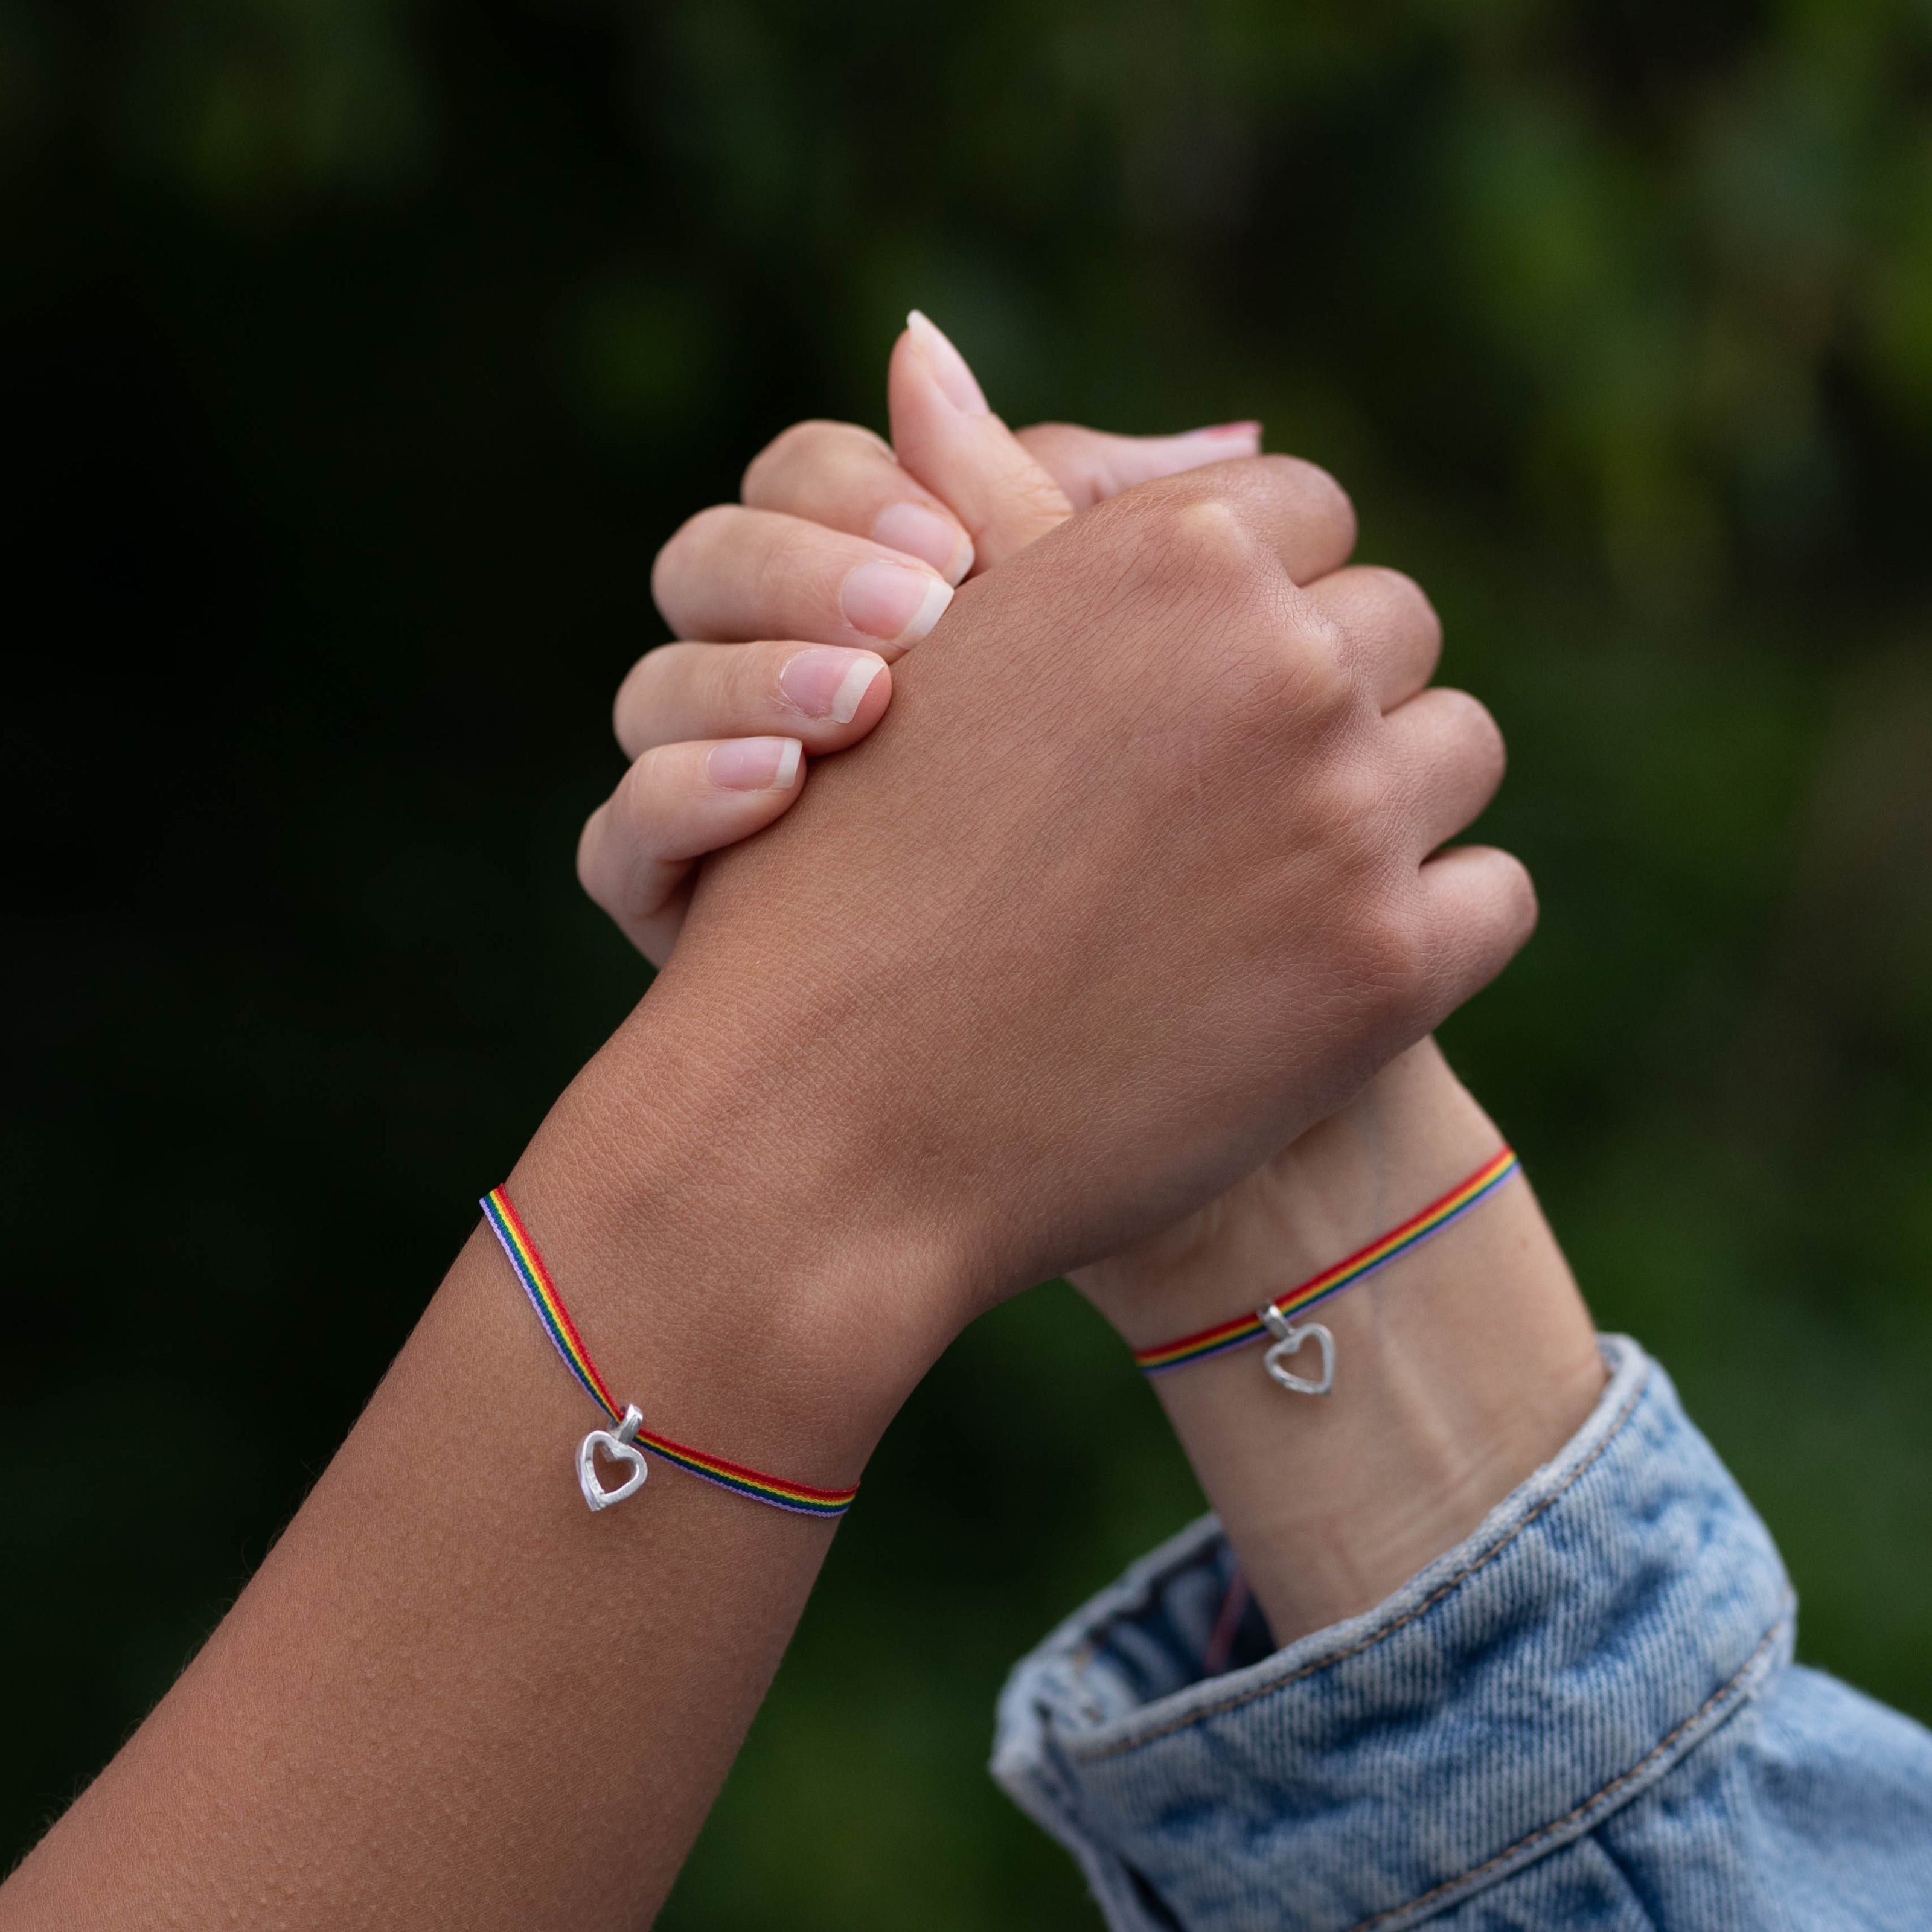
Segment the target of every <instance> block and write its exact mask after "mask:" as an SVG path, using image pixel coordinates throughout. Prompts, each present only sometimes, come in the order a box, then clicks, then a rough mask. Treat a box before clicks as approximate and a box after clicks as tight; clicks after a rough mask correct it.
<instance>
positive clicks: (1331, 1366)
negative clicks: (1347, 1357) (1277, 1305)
mask: <svg viewBox="0 0 1932 1932" xmlns="http://www.w3.org/2000/svg"><path fill="white" fill-rule="evenodd" d="M1262 1322H1264V1323H1265V1324H1266V1325H1267V1328H1268V1333H1269V1334H1271V1335H1272V1336H1274V1337H1275V1342H1274V1346H1273V1347H1272V1348H1271V1349H1269V1350H1268V1353H1267V1354H1266V1355H1264V1356H1263V1357H1262V1367H1263V1368H1265V1370H1268V1373H1269V1374H1270V1375H1271V1376H1273V1377H1274V1379H1275V1380H1276V1381H1277V1382H1279V1383H1280V1385H1282V1387H1283V1388H1285V1389H1292V1390H1293V1391H1295V1394H1297V1395H1326V1394H1328V1393H1329V1391H1331V1389H1333V1388H1334V1386H1335V1338H1334V1336H1332V1335H1331V1334H1329V1332H1328V1330H1327V1329H1326V1328H1324V1327H1323V1326H1322V1324H1321V1323H1320V1322H1303V1323H1302V1324H1301V1326H1300V1327H1299V1328H1298V1327H1297V1326H1296V1325H1295V1323H1293V1322H1291V1321H1289V1319H1288V1318H1287V1316H1285V1315H1283V1314H1282V1313H1280V1311H1279V1310H1276V1309H1274V1308H1273V1307H1269V1308H1265V1309H1263V1310H1262ZM1311 1341H1312V1342H1314V1343H1318V1344H1319V1346H1320V1348H1321V1350H1322V1376H1321V1379H1320V1380H1319V1381H1314V1382H1311V1381H1310V1379H1309V1378H1308V1377H1307V1376H1298V1375H1297V1374H1296V1373H1295V1371H1294V1370H1292V1369H1290V1368H1288V1367H1284V1366H1283V1364H1284V1361H1285V1358H1286V1357H1288V1356H1289V1355H1300V1354H1301V1345H1302V1344H1303V1343H1304V1342H1311Z"/></svg>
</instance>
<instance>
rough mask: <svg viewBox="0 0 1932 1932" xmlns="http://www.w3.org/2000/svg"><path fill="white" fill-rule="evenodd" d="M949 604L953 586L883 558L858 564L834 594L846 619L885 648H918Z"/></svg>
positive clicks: (925, 573) (857, 629) (929, 573)
mask: <svg viewBox="0 0 1932 1932" xmlns="http://www.w3.org/2000/svg"><path fill="white" fill-rule="evenodd" d="M952 601H953V589H952V586H951V585H950V584H949V583H947V582H946V581H945V580H944V579H943V578H941V577H935V576H934V575H933V574H932V573H931V572H930V571H924V570H914V569H913V568H912V567H911V566H910V565H908V564H902V563H887V562H884V561H883V559H881V560H880V561H878V562H873V563H862V564H860V565H859V567H858V568H857V569H856V570H855V571H853V572H852V574H850V576H849V577H847V578H846V580H845V584H844V589H841V591H840V592H839V593H838V603H839V607H840V608H841V610H844V613H845V621H846V622H847V623H848V624H850V625H851V626H852V628H853V629H854V630H855V631H864V632H865V634H866V636H867V637H880V638H883V640H885V641H886V643H889V644H916V643H918V641H919V639H920V638H921V637H924V636H925V635H926V632H927V631H929V630H931V629H932V627H933V625H935V624H936V623H938V622H939V618H940V613H941V612H942V611H943V610H944V609H945V608H946V607H947V604H950V603H951V602H952Z"/></svg>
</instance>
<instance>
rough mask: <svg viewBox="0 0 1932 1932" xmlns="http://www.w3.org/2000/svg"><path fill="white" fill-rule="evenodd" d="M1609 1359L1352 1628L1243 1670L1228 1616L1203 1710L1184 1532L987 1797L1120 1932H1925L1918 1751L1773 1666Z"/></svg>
mask: <svg viewBox="0 0 1932 1932" xmlns="http://www.w3.org/2000/svg"><path fill="white" fill-rule="evenodd" d="M1604 1353H1605V1355H1606V1358H1607V1360H1608V1361H1609V1363H1610V1369H1611V1379H1610V1386H1609V1387H1608V1388H1607V1389H1606V1390H1605V1391H1604V1399H1603V1400H1602V1402H1601V1403H1600V1404H1599V1405H1598V1408H1597V1410H1596V1412H1595V1414H1594V1415H1592V1417H1591V1418H1590V1420H1589V1422H1588V1424H1586V1426H1585V1427H1584V1428H1583V1430H1581V1432H1580V1433H1579V1434H1578V1435H1577V1437H1576V1439H1574V1441H1573V1442H1571V1444H1570V1445H1569V1446H1568V1448H1566V1449H1565V1451H1564V1452H1563V1454H1562V1456H1561V1457H1559V1459H1558V1460H1556V1461H1555V1462H1554V1463H1550V1465H1549V1466H1547V1468H1544V1469H1540V1470H1539V1471H1538V1472H1537V1473H1536V1474H1535V1475H1534V1476H1533V1477H1532V1478H1530V1480H1529V1481H1528V1482H1526V1484H1523V1487H1521V1488H1520V1490H1517V1492H1516V1493H1515V1494H1514V1496H1511V1497H1510V1498H1509V1499H1508V1501H1506V1502H1504V1503H1503V1504H1502V1505H1501V1506H1500V1507H1499V1508H1497V1509H1496V1510H1495V1511H1493V1513H1492V1514H1491V1515H1490V1517H1489V1520H1487V1522H1486V1523H1484V1524H1483V1526H1482V1527H1481V1529H1478V1531H1477V1532H1476V1533H1475V1535H1473V1536H1472V1537H1471V1538H1469V1540H1468V1541H1467V1542H1466V1543H1464V1544H1462V1545H1461V1546H1460V1547H1458V1548H1457V1549H1455V1550H1451V1551H1450V1552H1449V1553H1448V1555H1447V1556H1444V1557H1443V1558H1442V1559H1441V1560H1440V1561H1439V1562H1436V1563H1433V1564H1432V1565H1430V1567H1429V1568H1427V1570H1425V1571H1423V1573H1422V1574H1421V1575H1420V1576H1418V1577H1415V1579H1414V1580H1412V1582H1411V1583H1409V1584H1408V1585H1407V1586H1406V1587H1404V1588H1403V1589H1401V1590H1400V1591H1398V1592H1397V1593H1396V1595H1394V1596H1393V1597H1391V1598H1389V1599H1388V1601H1387V1602H1385V1603H1384V1604H1381V1605H1380V1606H1379V1607H1377V1608H1376V1609H1375V1610H1371V1611H1370V1612H1369V1613H1367V1615H1365V1616H1360V1617H1356V1618H1354V1619H1352V1620H1351V1621H1349V1622H1347V1623H1343V1624H1337V1625H1334V1627H1333V1628H1330V1629H1328V1630H1325V1631H1317V1632H1316V1633H1315V1634H1313V1636H1311V1637H1304V1638H1303V1639H1302V1640H1301V1642H1299V1643H1294V1644H1291V1645H1290V1646H1289V1647H1288V1648H1287V1649H1286V1650H1282V1651H1277V1652H1274V1654H1273V1655H1265V1654H1264V1653H1265V1652H1266V1651H1267V1649H1268V1641H1269V1640H1268V1634H1267V1631H1266V1628H1265V1625H1264V1624H1263V1623H1262V1620H1261V1619H1260V1616H1259V1613H1255V1612H1253V1610H1250V1613H1249V1616H1248V1617H1247V1619H1246V1621H1245V1622H1244V1625H1243V1627H1242V1630H1241V1637H1240V1639H1239V1640H1238V1642H1237V1644H1236V1647H1235V1652H1234V1657H1233V1667H1232V1668H1230V1669H1229V1670H1226V1671H1225V1672H1224V1673H1222V1674H1221V1675H1219V1676H1208V1675H1207V1674H1206V1673H1205V1669H1204V1666H1203V1663H1202V1658H1203V1655H1204V1653H1205V1650H1206V1648H1207V1645H1208V1638H1209V1634H1210V1632H1211V1631H1212V1629H1213V1628H1214V1624H1215V1622H1216V1619H1217V1616H1218V1614H1219V1613H1220V1610H1221V1607H1222V1606H1223V1603H1224V1602H1225V1601H1226V1597H1227V1592H1228V1589H1229V1582H1230V1580H1231V1578H1232V1575H1233V1572H1234V1560H1233V1558H1232V1555H1231V1553H1229V1548H1228V1546H1227V1544H1226V1541H1225V1540H1224V1539H1223V1537H1222V1535H1221V1533H1220V1526H1218V1525H1217V1523H1215V1521H1214V1519H1213V1518H1212V1517H1209V1518H1207V1519H1205V1520H1203V1521H1202V1522H1200V1523H1196V1525H1195V1526H1193V1528H1192V1529H1189V1530H1187V1531H1184V1532H1183V1533H1182V1534H1181V1535H1179V1536H1178V1537H1176V1538H1175V1539H1174V1540H1173V1541H1172V1542H1171V1543H1169V1544H1167V1545H1166V1547H1164V1548H1163V1549H1161V1550H1157V1551H1156V1552H1155V1553H1154V1555H1153V1556H1151V1557H1149V1558H1148V1559H1146V1560H1145V1562H1142V1563H1140V1564H1139V1565H1136V1567H1135V1568H1133V1570H1131V1571H1129V1572H1128V1573H1127V1575H1126V1576H1125V1577H1124V1578H1122V1580H1121V1581H1120V1582H1119V1583H1117V1584H1116V1585H1115V1586H1114V1587H1113V1588H1112V1589H1110V1590H1109V1591H1107V1592H1105V1593H1104V1594H1103V1595H1100V1596H1099V1597H1097V1598H1094V1601H1092V1602H1091V1603H1090V1604H1088V1605H1087V1606H1086V1607H1085V1608H1084V1609H1083V1610H1080V1611H1079V1613H1077V1614H1076V1616H1073V1617H1072V1618H1070V1619H1068V1621H1067V1622H1066V1623H1064V1624H1063V1625H1061V1628H1059V1629H1058V1630H1057V1631H1055V1632H1054V1634H1052V1636H1051V1637H1049V1638H1048V1639H1047V1640H1046V1643H1044V1644H1043V1645H1042V1646H1040V1649H1038V1650H1037V1651H1036V1652H1034V1654H1033V1655H1031V1656H1030V1657H1028V1658H1026V1659H1025V1661H1023V1662H1022V1664H1020V1665H1019V1667H1018V1668H1017V1669H1016V1670H1015V1671H1014V1673H1013V1676H1012V1678H1011V1679H1010V1682H1008V1684H1007V1688H1006V1691H1005V1693H1004V1696H1003V1697H1001V1702H1000V1714H999V1731H998V1741H997V1743H996V1745H995V1755H994V1759H993V1775H994V1776H995V1778H998V1781H1000V1783H1001V1785H1003V1786H1004V1787H1005V1789H1006V1790H1007V1791H1008V1792H1009V1793H1011V1794H1012V1796H1013V1797H1014V1798H1015V1799H1016V1800H1017V1801H1018V1802H1019V1804H1020V1805H1022V1807H1023V1808H1025V1810H1026V1811H1028V1813H1030V1814H1031V1815H1032V1816H1033V1817H1034V1818H1036V1819H1037V1820H1039V1822H1040V1823H1041V1824H1042V1825H1043V1826H1045V1827H1046V1829H1047V1830H1048V1831H1049V1832H1052V1834H1053V1835H1055V1837H1056V1838H1058V1839H1059V1840H1060V1841H1061V1842H1062V1843H1064V1844H1065V1845H1066V1846H1067V1847H1068V1848H1069V1849H1070V1850H1071V1851H1072V1852H1073V1854H1074V1855H1075V1856H1076V1858H1079V1861H1080V1862H1081V1864H1082V1866H1083V1867H1085V1870H1086V1873H1087V1875H1088V1879H1089V1880H1090V1881H1091V1883H1092V1885H1093V1888H1094V1893H1095V1894H1096V1895H1097V1897H1098V1899H1099V1900H1100V1906H1101V1909H1102V1910H1103V1912H1105V1913H1106V1917H1107V1919H1108V1921H1109V1923H1110V1924H1112V1925H1113V1926H1115V1927H1118V1928H1120V1932H1172V1928H1173V1927H1177V1926H1178V1927H1185V1928H1187V1932H1262V1928H1267V1929H1268V1932H1277V1928H1284V1927H1296V1928H1306V1932H1366V1928H1367V1927H1375V1928H1376V1932H1395V1928H1397V1927H1401V1926H1406V1925H1418V1924H1430V1925H1433V1926H1441V1927H1454V1928H1455V1932H1502V1928H1503V1927H1525V1928H1527V1927H1538V1928H1541V1927H1616V1928H1617V1932H1624V1928H1629V1932H1640V1928H1649V1927H1664V1928H1683V1932H1717V1928H1719V1927H1738V1928H1741V1932H1743V1928H1748V1932H1764V1928H1771V1927H1778V1928H1784V1927H1790V1928H1792V1932H1838V1928H1840V1927H1860V1928H1865V1927H1897V1928H1900V1932H1908V1928H1909V1932H1928V1928H1932V1733H1927V1731H1925V1730H1921V1728H1920V1727H1918V1725H1917V1724H1913V1723H1912V1722H1911V1721H1909V1720H1908V1719H1906V1718H1902V1717H1900V1716H1899V1715H1897V1713H1896V1712H1891V1711H1888V1710H1886V1709H1884V1708H1883V1707H1882V1706H1880V1705H1878V1704H1876V1703H1873V1702H1872V1701H1871V1700H1870V1699H1869V1698H1867V1697H1861V1696H1860V1695H1859V1694H1858V1692H1857V1691H1852V1690H1850V1689H1849V1688H1847V1687H1846V1686H1845V1685H1843V1684H1841V1683H1838V1682H1836V1681H1835V1679H1832V1678H1829V1677H1826V1676H1823V1675H1821V1674H1820V1673H1818V1672H1817V1671H1815V1670H1802V1669H1800V1668H1799V1667H1797V1666H1796V1665H1795V1664H1793V1662H1792V1661H1791V1643H1792V1631H1793V1616H1794V1604H1793V1597H1792V1592H1791V1586H1790V1582H1789V1580H1787V1577H1786V1576H1785V1574H1784V1565H1782V1564H1781V1562H1779V1560H1778V1552H1777V1550H1776V1549H1775V1547H1773V1545H1772V1541H1771V1538H1770V1536H1769V1534H1768V1533H1767V1532H1766V1529H1765V1527H1764V1526H1763V1523H1760V1521H1759V1520H1758V1519H1757V1515H1756V1514H1755V1513H1754V1511H1752V1509H1751V1505H1750V1504H1749V1503H1748V1502H1746V1501H1745V1498H1744V1496H1743V1495H1742V1493H1741V1492H1740V1491H1739V1489H1738V1487H1737V1485H1736V1484H1735V1483H1734V1482H1733V1481H1732V1480H1731V1478H1730V1475H1729V1474H1728V1472H1727V1471H1726V1470H1725V1469H1724V1465H1723V1464H1722V1463H1720V1462H1719V1461H1718V1458H1717V1457H1716V1455H1715V1454H1714V1453H1713V1452H1712V1449H1711V1447H1710V1445H1709V1443H1707V1442H1706V1441H1705V1440H1704V1439H1703V1436H1700V1435H1699V1434H1698V1433H1697V1430H1696V1429H1694V1427H1692V1426H1691V1423H1690V1422H1689V1421H1688V1420H1687V1419H1686V1418H1685V1414H1684V1412H1683V1410H1682V1408H1681V1407H1680V1406H1679V1403H1678V1400H1677V1395H1676V1391H1675V1390H1674V1389H1673V1388H1672V1387H1671V1385H1670V1379H1669V1378H1668V1377H1667V1376H1666V1375H1665V1374H1664V1371H1663V1370H1661V1368H1659V1367H1658V1366H1657V1364H1655V1362H1653V1361H1651V1360H1650V1359H1649V1357H1647V1356H1646V1355H1645V1354H1644V1353H1643V1351H1642V1350H1641V1349H1639V1348H1638V1347H1637V1346H1636V1344H1635V1343H1632V1342H1630V1341H1628V1340H1624V1339H1622V1338H1621V1337H1612V1338H1609V1339H1607V1340H1606V1341H1605V1343H1604ZM1927 1534H1928V1535H1932V1526H1927Z"/></svg>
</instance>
